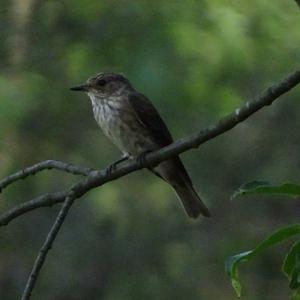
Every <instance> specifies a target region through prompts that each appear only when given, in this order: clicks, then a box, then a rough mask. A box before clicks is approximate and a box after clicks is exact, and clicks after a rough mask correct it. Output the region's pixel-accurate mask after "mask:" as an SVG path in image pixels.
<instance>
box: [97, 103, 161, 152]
mask: <svg viewBox="0 0 300 300" xmlns="http://www.w3.org/2000/svg"><path fill="white" fill-rule="evenodd" d="M92 102H93V101H92ZM93 112H94V117H95V119H96V121H97V123H98V124H99V126H100V127H101V129H102V131H103V133H104V134H105V135H106V136H107V137H108V138H109V139H110V140H111V141H112V142H113V143H114V144H115V145H116V146H117V147H118V148H119V149H120V150H121V151H122V152H123V154H125V155H129V156H136V155H138V154H139V153H142V152H144V151H147V150H154V148H156V147H155V144H154V143H153V141H152V139H151V138H150V136H149V134H148V133H147V131H146V129H145V128H144V126H143V125H142V124H141V123H140V122H139V121H138V120H137V118H136V115H135V113H134V111H133V109H132V108H131V107H130V106H129V105H124V104H123V103H119V102H117V101H101V102H100V103H99V102H97V103H93Z"/></svg>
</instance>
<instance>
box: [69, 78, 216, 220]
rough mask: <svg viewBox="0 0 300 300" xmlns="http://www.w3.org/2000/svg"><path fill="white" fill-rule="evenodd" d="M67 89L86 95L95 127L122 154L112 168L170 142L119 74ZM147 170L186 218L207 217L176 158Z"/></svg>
mask: <svg viewBox="0 0 300 300" xmlns="http://www.w3.org/2000/svg"><path fill="white" fill-rule="evenodd" d="M71 90H72V91H82V92H86V93H87V95H88V96H89V97H90V99H91V102H92V106H93V112H94V117H95V119H96V121H97V123H98V125H99V126H100V127H101V129H102V131H103V132H104V134H105V135H106V136H107V137H108V138H109V139H110V140H111V141H112V142H113V143H114V144H115V145H116V146H117V147H118V148H119V149H120V150H121V152H122V153H123V157H122V159H120V160H118V161H117V162H115V163H114V164H113V165H112V167H115V166H116V164H117V163H119V162H121V161H124V160H125V159H131V158H134V157H142V155H143V154H145V153H147V152H150V151H155V150H158V149H159V148H162V147H164V146H167V145H169V144H171V143H172V142H173V139H172V136H171V134H170V132H169V130H168V128H167V126H166V124H165V123H164V121H163V120H162V118H161V117H160V115H159V113H158V112H157V110H156V109H155V107H154V106H153V104H152V103H151V102H150V101H149V100H148V99H147V98H146V97H145V96H144V95H143V94H141V93H139V92H138V91H136V90H135V89H134V88H133V86H132V85H131V83H130V82H129V80H128V79H126V78H125V77H124V76H123V75H121V74H116V73H100V74H98V75H96V76H94V77H91V78H89V79H88V80H87V81H86V83H84V84H82V85H79V86H76V87H73V88H71ZM150 170H151V171H152V172H153V173H154V174H156V175H157V176H159V177H160V178H162V179H163V180H165V181H166V182H167V183H169V184H170V185H171V186H172V187H173V189H174V190H175V192H176V194H177V196H178V198H179V199H180V200H181V202H182V204H183V207H184V209H185V211H186V213H187V214H188V216H190V217H191V218H197V217H198V216H199V214H202V215H204V216H206V217H209V216H210V213H209V210H208V209H207V207H206V206H205V205H204V203H203V202H202V201H201V199H200V197H199V196H198V194H197V193H196V191H195V189H194V187H193V184H192V181H191V179H190V177H189V175H188V173H187V171H186V169H185V167H184V165H183V163H182V161H181V160H180V158H179V157H178V156H176V157H174V158H172V159H169V160H167V161H163V162H161V163H160V164H159V165H158V166H155V167H153V168H151V169H150Z"/></svg>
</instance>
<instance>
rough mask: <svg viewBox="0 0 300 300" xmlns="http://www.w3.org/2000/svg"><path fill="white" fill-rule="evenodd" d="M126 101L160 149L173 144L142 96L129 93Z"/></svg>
mask: <svg viewBox="0 0 300 300" xmlns="http://www.w3.org/2000/svg"><path fill="white" fill-rule="evenodd" d="M128 99H129V102H130V104H131V106H132V108H133V110H134V111H135V114H136V117H137V119H138V120H139V122H140V123H141V124H142V125H143V126H145V127H146V128H147V130H149V133H150V134H151V136H152V138H153V139H154V140H155V142H156V143H157V144H158V145H159V146H161V147H164V146H167V145H169V144H171V143H172V142H173V139H172V136H171V133H170V132H169V130H168V128H167V126H166V124H165V122H164V121H163V119H162V118H161V117H160V115H159V113H158V111H157V110H156V108H155V107H154V106H153V104H152V103H151V102H150V101H149V100H148V99H147V98H146V97H145V96H144V95H143V94H140V93H137V92H133V93H130V94H129V97H128Z"/></svg>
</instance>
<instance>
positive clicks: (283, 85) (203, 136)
mask: <svg viewBox="0 0 300 300" xmlns="http://www.w3.org/2000/svg"><path fill="white" fill-rule="evenodd" d="M299 82H300V71H296V72H294V73H292V74H290V75H289V76H287V77H286V78H285V79H283V80H282V81H281V82H279V83H277V84H274V85H273V86H271V87H270V88H268V89H267V90H266V91H264V92H263V93H262V94H261V95H259V96H258V97H257V98H255V99H254V100H252V101H249V102H247V103H246V104H245V105H244V106H242V107H241V108H238V109H236V110H235V111H234V112H233V113H232V114H230V115H228V116H227V117H225V118H223V119H221V120H220V121H219V122H218V123H217V124H216V125H213V126H210V127H208V128H207V129H205V130H203V131H200V132H199V133H197V134H194V135H192V136H189V137H186V138H184V139H181V140H178V141H176V142H175V143H173V144H171V145H169V146H167V147H165V148H162V149H160V150H158V151H155V152H153V153H149V154H148V155H146V157H145V160H144V161H143V162H142V163H139V162H137V161H136V160H133V161H126V162H125V163H123V164H122V165H121V166H119V167H117V168H116V169H115V170H114V171H112V172H111V173H107V172H105V171H93V172H91V173H90V174H89V175H88V176H87V177H86V178H85V179H84V180H82V181H81V182H79V183H77V184H75V185H74V186H73V187H72V188H71V190H70V192H69V194H68V196H67V198H66V200H65V202H64V205H63V206H62V208H61V210H60V212H59V214H58V216H57V218H56V220H55V223H54V225H53V226H52V228H51V230H50V232H49V234H48V236H47V239H46V241H45V242H44V244H43V246H42V248H41V250H40V252H39V254H38V257H37V259H36V261H35V263H34V266H33V269H32V271H31V274H30V276H29V279H28V282H27V285H26V287H25V290H24V292H23V295H22V300H29V299H30V295H31V293H32V290H33V288H34V286H35V283H36V280H37V278H38V275H39V272H40V270H41V268H42V266H43V264H44V262H45V259H46V256H47V253H48V251H49V250H50V248H51V246H52V244H53V242H54V240H55V238H56V236H57V234H58V232H59V229H60V228H61V226H62V224H63V221H64V219H65V217H66V215H67V213H68V211H69V209H70V207H71V205H72V204H73V202H74V201H75V199H76V198H79V197H81V196H82V195H84V194H85V193H87V192H88V191H90V190H91V189H93V188H95V187H98V186H100V185H103V184H104V183H106V182H108V181H112V180H115V179H117V178H120V177H122V176H124V175H126V174H128V173H130V172H133V171H135V170H138V169H141V168H143V167H149V166H153V165H155V164H158V163H160V162H161V161H163V160H166V159H169V158H171V157H173V156H176V155H179V154H180V153H182V152H184V151H187V150H189V149H191V148H196V147H198V146H200V145H201V144H203V143H205V142H207V141H209V140H211V139H213V138H215V137H216V136H218V135H221V134H222V133H224V132H226V131H228V130H230V129H231V128H233V127H234V126H236V125H237V124H239V123H241V122H243V121H244V120H245V119H247V118H248V117H249V116H251V115H252V114H254V113H255V112H256V111H258V110H259V109H261V108H262V107H264V106H266V105H270V104H272V102H273V101H275V100H276V99H277V98H278V97H280V96H281V95H282V94H284V93H286V92H288V91H289V90H290V89H292V88H293V87H294V86H296V85H297V84H298V83H299Z"/></svg>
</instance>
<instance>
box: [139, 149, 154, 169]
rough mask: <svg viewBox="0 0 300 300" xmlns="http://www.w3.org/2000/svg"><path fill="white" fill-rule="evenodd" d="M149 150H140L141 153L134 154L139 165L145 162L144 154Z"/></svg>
mask: <svg viewBox="0 0 300 300" xmlns="http://www.w3.org/2000/svg"><path fill="white" fill-rule="evenodd" d="M150 152H152V151H151V150H146V151H144V152H142V153H140V154H138V155H137V156H136V158H135V159H136V161H137V163H138V164H139V165H140V166H142V165H143V164H144V163H145V161H146V159H145V158H146V155H147V154H149V153H150Z"/></svg>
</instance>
